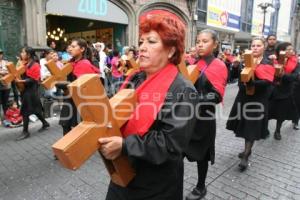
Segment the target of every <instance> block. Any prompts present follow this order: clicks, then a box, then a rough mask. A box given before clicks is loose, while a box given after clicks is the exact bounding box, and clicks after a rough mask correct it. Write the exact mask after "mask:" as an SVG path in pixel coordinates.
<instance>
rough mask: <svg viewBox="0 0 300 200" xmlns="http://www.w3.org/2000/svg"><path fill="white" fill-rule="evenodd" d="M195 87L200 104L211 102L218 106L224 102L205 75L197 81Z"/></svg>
mask: <svg viewBox="0 0 300 200" xmlns="http://www.w3.org/2000/svg"><path fill="white" fill-rule="evenodd" d="M195 87H196V89H197V91H198V93H199V99H198V102H200V103H201V102H209V103H215V104H218V103H220V102H221V101H222V96H221V95H220V93H219V92H218V91H217V90H216V89H215V88H214V86H213V85H212V84H211V83H210V81H209V80H208V79H207V77H206V76H205V75H203V76H202V77H201V78H199V79H198V80H197V81H196V83H195Z"/></svg>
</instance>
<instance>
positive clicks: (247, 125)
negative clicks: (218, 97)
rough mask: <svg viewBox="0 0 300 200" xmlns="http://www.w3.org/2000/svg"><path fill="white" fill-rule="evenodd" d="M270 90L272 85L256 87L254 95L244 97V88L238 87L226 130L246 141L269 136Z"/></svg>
mask: <svg viewBox="0 0 300 200" xmlns="http://www.w3.org/2000/svg"><path fill="white" fill-rule="evenodd" d="M272 89H273V87H272V85H269V86H263V87H261V88H258V87H256V91H255V94H254V95H246V89H245V86H243V85H240V88H239V92H238V94H237V97H236V98H235V101H234V104H233V106H232V109H231V112H230V114H229V119H228V121H227V124H226V129H228V130H232V131H233V132H234V133H235V135H236V137H241V138H244V139H246V140H248V141H254V140H260V139H265V138H266V137H267V136H268V135H269V131H268V119H269V117H268V110H269V108H268V104H269V98H270V96H271V93H272ZM247 111H249V112H247Z"/></svg>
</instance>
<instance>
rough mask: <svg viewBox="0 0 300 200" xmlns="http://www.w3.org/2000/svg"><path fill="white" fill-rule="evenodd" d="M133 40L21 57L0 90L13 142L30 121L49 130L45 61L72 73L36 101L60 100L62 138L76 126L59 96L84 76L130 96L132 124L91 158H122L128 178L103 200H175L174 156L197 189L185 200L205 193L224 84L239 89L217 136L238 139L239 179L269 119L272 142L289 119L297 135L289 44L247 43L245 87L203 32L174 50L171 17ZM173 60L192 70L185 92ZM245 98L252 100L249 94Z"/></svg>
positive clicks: (239, 66)
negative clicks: (250, 74)
mask: <svg viewBox="0 0 300 200" xmlns="http://www.w3.org/2000/svg"><path fill="white" fill-rule="evenodd" d="M139 31H140V39H139V47H138V51H137V49H136V47H134V46H132V47H124V51H123V52H122V54H120V52H118V51H116V50H110V49H108V48H106V47H105V44H103V43H100V42H97V43H95V44H88V43H87V42H86V41H85V40H83V39H74V40H72V42H71V43H70V45H69V46H68V47H67V50H66V52H63V53H59V52H57V51H56V49H55V48H56V47H55V43H53V42H52V43H51V44H50V47H51V48H50V49H49V50H47V51H45V52H44V56H43V58H41V59H40V60H38V61H37V60H36V55H35V53H34V50H33V49H32V48H30V47H24V48H22V50H21V52H20V57H19V62H18V64H17V66H18V65H25V66H26V72H25V73H24V74H23V75H22V79H16V80H15V82H13V83H12V84H10V85H4V84H0V96H1V101H0V102H1V105H2V109H3V113H4V114H3V120H4V122H5V123H4V124H11V125H16V124H20V123H21V122H22V121H23V132H22V134H21V135H20V136H19V137H18V138H17V140H23V139H25V138H28V137H29V136H30V132H29V130H28V124H29V116H30V115H32V114H34V115H36V116H37V117H38V118H39V119H40V121H41V122H42V127H41V129H40V131H43V130H45V129H47V128H48V127H49V123H48V122H47V121H46V120H45V119H44V117H43V106H42V103H41V101H40V98H39V97H40V94H39V93H40V91H39V85H40V82H41V81H42V80H44V79H45V78H47V77H49V76H50V75H51V73H50V72H49V70H48V69H47V67H46V66H45V63H46V62H48V61H49V60H51V59H52V60H54V62H55V63H56V65H57V67H58V68H62V67H63V65H64V64H65V63H66V62H69V63H71V64H72V66H73V70H72V73H71V74H69V75H68V77H67V82H60V83H57V84H56V85H55V86H56V87H55V89H51V90H46V91H43V96H44V97H45V98H53V99H54V100H56V98H58V97H62V99H63V102H64V103H63V104H62V107H61V111H60V117H61V118H60V121H59V124H60V125H61V126H62V133H63V135H65V134H67V133H68V132H69V131H70V130H71V129H72V128H73V127H75V126H76V125H77V124H78V123H79V121H80V118H78V117H77V115H78V114H77V109H76V106H75V104H74V102H73V100H72V98H70V97H69V96H68V95H67V94H68V88H67V84H68V83H70V82H72V81H74V80H76V79H78V78H79V77H81V76H82V75H84V74H99V77H100V79H101V81H102V84H103V85H104V87H105V89H106V92H107V95H108V96H109V97H111V96H113V95H114V94H115V93H116V92H117V91H119V90H122V89H124V88H132V89H135V90H136V94H137V99H138V103H139V104H140V105H142V106H141V108H142V109H135V110H134V111H133V114H132V118H131V119H130V120H129V121H128V122H127V123H126V124H125V125H124V126H123V127H122V129H121V131H122V135H123V137H108V138H101V139H100V140H99V142H100V143H101V149H100V151H101V152H102V155H103V156H104V157H105V158H106V159H110V160H113V159H115V158H117V157H118V156H120V155H121V154H123V155H126V156H127V157H128V158H129V160H130V162H131V163H132V166H133V167H134V169H135V171H136V176H135V178H134V179H133V180H132V181H131V182H130V183H129V184H128V186H127V187H120V186H119V185H117V184H115V183H113V182H111V183H110V184H109V188H108V192H107V197H106V199H107V200H122V199H124V200H127V199H137V200H138V199H170V200H176V199H178V200H181V199H182V196H183V171H184V169H183V158H184V157H186V158H187V159H188V160H189V161H190V162H196V163H197V172H198V176H197V180H198V181H197V185H196V187H195V188H194V189H193V190H192V192H191V193H189V194H188V195H187V196H186V200H198V199H202V198H203V197H204V196H205V195H206V192H207V191H206V186H205V180H206V176H207V171H208V167H209V161H210V162H211V164H214V161H215V138H216V126H217V125H216V117H215V112H216V106H217V105H218V104H220V103H221V102H222V101H223V100H224V94H225V88H226V84H227V83H233V82H238V84H237V86H238V87H239V90H238V93H237V96H236V98H235V101H234V104H233V106H232V109H231V112H230V114H229V117H228V121H227V124H226V128H227V129H228V130H231V131H233V132H234V133H235V135H236V136H237V137H241V138H244V140H245V147H244V151H243V152H241V153H240V154H239V155H238V157H239V158H240V159H241V161H240V163H239V165H238V167H239V168H240V170H241V171H245V170H246V169H247V168H248V164H249V157H250V155H251V153H252V150H253V145H254V143H255V141H257V140H260V139H266V138H268V136H269V135H270V133H269V129H268V122H269V120H270V119H275V120H277V125H276V130H275V132H274V138H275V139H276V140H280V139H281V137H282V136H281V134H280V130H281V125H282V123H283V121H285V120H291V121H292V122H293V128H294V129H295V130H298V129H299V127H298V121H299V114H300V113H299V111H300V95H299V94H300V66H299V61H298V58H297V54H296V52H295V50H294V49H293V46H292V45H291V44H290V43H288V42H282V43H278V42H277V41H276V35H269V36H268V37H267V39H266V41H265V39H264V38H262V37H257V38H253V40H252V42H251V47H250V49H251V50H252V54H253V58H254V65H255V69H254V78H252V79H251V80H250V81H248V82H242V81H241V80H240V73H241V71H242V70H243V68H244V58H243V51H240V52H238V53H232V52H231V50H230V49H225V50H224V52H221V53H220V52H218V50H219V41H218V34H217V33H216V32H215V31H213V30H209V29H205V30H202V31H201V32H199V33H198V35H197V38H196V41H195V43H196V45H195V47H192V48H191V49H190V50H189V51H188V52H185V46H184V41H185V28H184V24H183V23H182V22H181V20H180V19H179V18H178V19H177V18H174V17H172V18H170V17H169V16H164V15H160V16H155V15H154V16H152V17H149V18H145V19H144V20H142V21H141V24H140V26H139ZM282 51H284V52H286V54H285V62H284V63H283V67H282V70H281V71H280V72H279V73H277V72H276V68H278V66H279V64H280V63H279V62H278V58H279V56H280V53H281V52H282ZM182 55H184V57H183V58H184V59H185V63H186V64H187V65H196V67H197V69H198V71H199V76H198V79H197V80H196V82H195V83H191V82H190V81H189V80H187V79H185V78H184V77H183V76H182V75H181V73H180V72H179V71H178V68H177V67H176V66H177V65H178V64H179V63H180V62H181V61H182V60H181V59H182ZM130 59H134V60H136V62H138V63H139V65H140V70H139V71H137V72H135V73H133V74H130V75H128V74H126V67H128V66H126V64H125V70H124V65H123V64H122V62H123V61H125V63H126V61H128V60H130ZM6 64H7V62H6V61H5V60H4V59H3V52H2V51H0V75H1V76H2V77H3V76H5V75H6V74H7V73H8V71H7V69H6ZM18 84H23V85H25V87H24V88H23V90H20V96H21V101H20V104H18V103H19V100H18V98H17V97H18V95H14V97H15V98H14V101H10V100H9V97H10V95H9V94H10V93H11V88H13V87H16V85H17V86H18ZM249 90H254V93H253V94H249V93H248V91H249ZM12 91H14V92H13V93H15V92H16V90H12ZM145 94H147V95H145ZM69 105H71V106H69ZM187 105H188V106H187ZM19 107H20V109H18V108H19ZM67 116H71V117H69V118H68V117H67ZM191 116H192V117H191Z"/></svg>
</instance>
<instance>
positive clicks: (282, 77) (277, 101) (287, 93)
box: [269, 42, 300, 140]
mask: <svg viewBox="0 0 300 200" xmlns="http://www.w3.org/2000/svg"><path fill="white" fill-rule="evenodd" d="M281 51H285V52H286V62H285V64H284V66H283V70H282V72H281V73H280V74H278V76H277V77H276V78H275V87H274V90H273V93H272V97H271V100H270V107H269V119H276V129H275V133H274V138H275V139H276V140H281V134H280V129H281V125H282V123H283V122H284V120H294V119H297V118H298V111H297V107H296V104H295V101H294V98H293V85H294V83H295V81H296V80H297V78H298V74H299V72H300V66H299V64H298V59H297V57H296V56H295V55H294V48H293V46H292V44H291V43H289V42H283V43H281V44H279V45H278V46H277V48H276V56H277V58H279V53H280V52H281Z"/></svg>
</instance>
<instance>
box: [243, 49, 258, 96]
mask: <svg viewBox="0 0 300 200" xmlns="http://www.w3.org/2000/svg"><path fill="white" fill-rule="evenodd" d="M244 62H245V67H244V69H243V70H242V72H241V82H243V83H247V82H249V81H250V80H254V71H255V67H256V66H255V61H254V58H253V53H252V51H246V52H245V54H244ZM254 93H255V87H254V86H251V87H250V86H246V94H247V95H253V94H254Z"/></svg>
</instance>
